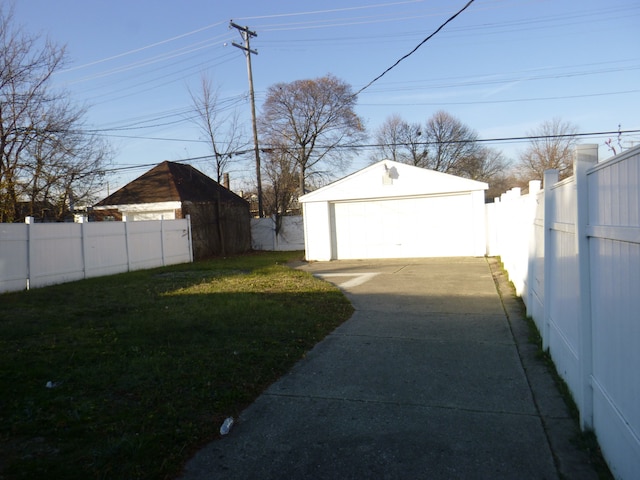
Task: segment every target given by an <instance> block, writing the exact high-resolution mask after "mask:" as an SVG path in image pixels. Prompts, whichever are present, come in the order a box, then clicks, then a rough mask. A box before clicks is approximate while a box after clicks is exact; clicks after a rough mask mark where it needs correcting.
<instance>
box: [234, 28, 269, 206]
mask: <svg viewBox="0 0 640 480" xmlns="http://www.w3.org/2000/svg"><path fill="white" fill-rule="evenodd" d="M229 28H235V29H236V30H238V32H240V35H242V40H243V42H244V43H243V44H242V45H240V44H238V43H235V42H231V45H233V46H234V47H237V48H239V49H240V50H242V51H244V53H245V56H246V57H247V73H248V75H249V96H250V98H251V123H252V124H253V145H254V150H255V155H256V180H257V183H258V185H257V187H258V216H259V217H261V218H262V217H264V208H263V205H262V174H261V173H260V147H259V146H258V126H257V122H256V98H255V94H254V91H253V73H252V71H251V54H252V53H253V54H255V55H257V54H258V51H257V50H251V45H250V44H249V39H250V38H251V37H257V36H258V34H257V33H256V32H252V31H251V30H249V27H241V26H240V25H238V24H236V23H233V21H231V22H230V23H229Z"/></svg>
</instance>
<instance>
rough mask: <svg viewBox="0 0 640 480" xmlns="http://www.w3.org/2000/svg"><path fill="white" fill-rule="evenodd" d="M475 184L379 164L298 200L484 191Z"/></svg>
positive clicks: (393, 164) (388, 163)
mask: <svg viewBox="0 0 640 480" xmlns="http://www.w3.org/2000/svg"><path fill="white" fill-rule="evenodd" d="M488 188H489V185H487V184H486V183H484V182H478V181H476V180H469V179H467V178H461V177H457V176H455V175H449V174H448V173H442V172H436V171H435V170H428V169H426V168H420V167H414V166H413V165H407V164H404V163H399V162H394V161H392V160H381V161H379V162H377V163H374V164H373V165H370V166H368V167H365V168H363V169H362V170H358V171H357V172H355V173H353V174H351V175H348V176H346V177H344V178H342V179H340V180H337V181H335V182H333V183H330V184H329V185H327V186H325V187H322V188H320V189H318V190H315V191H313V192H311V193H308V194H306V195H303V196H302V197H300V199H299V201H300V202H302V203H305V202H334V201H344V200H368V199H374V198H376V199H380V198H399V197H412V196H425V195H442V194H451V193H461V192H471V191H477V190H487V189H488Z"/></svg>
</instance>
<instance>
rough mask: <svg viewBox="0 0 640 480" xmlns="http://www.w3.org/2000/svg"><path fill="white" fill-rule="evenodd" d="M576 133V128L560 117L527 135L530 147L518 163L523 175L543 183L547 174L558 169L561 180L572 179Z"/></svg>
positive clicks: (544, 123)
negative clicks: (546, 171) (547, 171)
mask: <svg viewBox="0 0 640 480" xmlns="http://www.w3.org/2000/svg"><path fill="white" fill-rule="evenodd" d="M577 133H578V127H577V125H575V124H573V123H570V122H565V121H563V120H562V119H560V118H557V117H556V118H553V119H551V120H548V121H545V122H543V123H542V124H540V126H539V127H537V128H536V129H534V130H533V131H531V132H528V136H529V137H531V140H530V142H529V147H528V148H527V149H526V150H525V151H524V152H522V153H521V154H520V158H519V162H518V167H519V170H520V173H521V175H522V176H523V177H525V178H528V179H530V180H542V179H543V178H544V171H545V170H549V169H557V170H559V173H560V178H561V179H562V178H566V177H569V176H571V175H572V173H573V151H574V147H575V145H576V137H575V135H576V134H577Z"/></svg>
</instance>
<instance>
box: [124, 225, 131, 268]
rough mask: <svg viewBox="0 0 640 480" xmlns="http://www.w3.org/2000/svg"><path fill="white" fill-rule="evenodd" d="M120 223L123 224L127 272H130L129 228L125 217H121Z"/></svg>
mask: <svg viewBox="0 0 640 480" xmlns="http://www.w3.org/2000/svg"><path fill="white" fill-rule="evenodd" d="M122 223H124V247H125V250H126V254H127V272H130V271H131V252H130V251H129V228H127V223H128V222H127V217H126V215H122Z"/></svg>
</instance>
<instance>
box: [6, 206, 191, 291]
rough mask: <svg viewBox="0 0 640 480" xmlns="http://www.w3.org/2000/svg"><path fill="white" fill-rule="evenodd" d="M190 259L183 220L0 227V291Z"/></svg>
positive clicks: (187, 225)
mask: <svg viewBox="0 0 640 480" xmlns="http://www.w3.org/2000/svg"><path fill="white" fill-rule="evenodd" d="M191 261H193V254H192V251H191V226H190V220H189V219H188V218H187V219H181V220H158V221H147V222H88V223H24V224H14V223H3V224H0V292H7V291H17V290H24V289H25V288H27V289H28V288H37V287H42V286H45V285H52V284H56V283H64V282H70V281H74V280H80V279H83V278H90V277H98V276H102V275H111V274H114V273H121V272H126V271H131V270H140V269H145V268H153V267H160V266H164V265H172V264H177V263H187V262H191Z"/></svg>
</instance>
